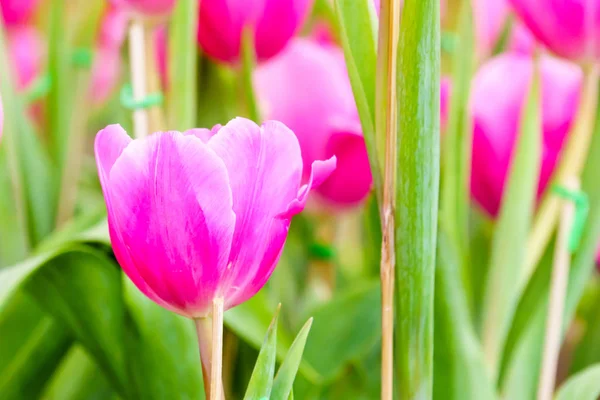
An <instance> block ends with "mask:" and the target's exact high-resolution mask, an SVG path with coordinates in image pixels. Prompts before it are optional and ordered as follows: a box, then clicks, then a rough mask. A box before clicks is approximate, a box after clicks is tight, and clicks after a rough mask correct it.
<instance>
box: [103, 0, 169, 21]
mask: <svg viewBox="0 0 600 400" xmlns="http://www.w3.org/2000/svg"><path fill="white" fill-rule="evenodd" d="M109 1H110V3H111V4H112V5H113V6H115V7H117V8H120V9H121V10H124V11H129V12H132V13H135V14H140V15H144V16H147V17H156V16H162V15H165V14H169V13H171V11H173V8H174V7H175V0H109Z"/></svg>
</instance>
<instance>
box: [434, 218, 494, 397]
mask: <svg viewBox="0 0 600 400" xmlns="http://www.w3.org/2000/svg"><path fill="white" fill-rule="evenodd" d="M459 265H460V258H459V255H458V251H457V250H456V249H455V248H453V247H452V246H451V241H450V240H449V238H448V237H447V235H446V234H445V232H444V231H443V230H441V231H440V234H439V238H438V259H437V268H436V277H435V331H434V334H435V344H436V345H435V350H434V361H435V365H434V372H435V385H434V398H435V399H440V400H441V399H444V400H452V399H456V400H486V399H488V400H492V399H496V398H497V395H496V393H495V385H494V384H493V383H492V380H491V379H490V377H489V376H488V374H487V369H486V366H485V360H484V357H483V352H482V350H481V345H480V343H479V340H478V338H477V335H476V333H475V330H474V329H473V325H472V323H471V316H470V313H469V306H468V303H467V298H466V293H465V290H464V288H463V286H462V285H463V282H462V280H461V279H460V273H459Z"/></svg>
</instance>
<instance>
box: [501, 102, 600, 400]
mask: <svg viewBox="0 0 600 400" xmlns="http://www.w3.org/2000/svg"><path fill="white" fill-rule="evenodd" d="M595 129H596V131H595V133H596V134H595V135H593V139H592V143H591V145H590V154H589V155H588V162H587V163H586V165H585V168H584V171H583V174H582V190H583V191H584V192H585V193H586V194H587V195H588V198H589V204H590V212H589V214H588V218H587V221H586V225H585V229H584V232H583V237H582V241H581V243H580V246H579V248H578V250H577V252H576V253H575V255H574V258H573V260H572V263H571V268H570V270H569V283H568V288H567V298H566V301H565V311H564V317H563V328H564V329H566V327H567V326H568V325H569V323H570V322H571V320H572V318H573V315H574V314H575V310H576V307H577V304H578V303H579V301H580V299H581V296H582V295H583V292H584V288H585V286H586V284H587V283H588V282H589V279H590V276H591V274H592V272H593V269H594V264H595V263H594V259H595V257H596V254H597V250H598V242H599V241H600V185H598V178H597V174H598V169H599V168H600V135H599V134H598V132H599V129H600V114H598V116H597V120H596V127H595ZM551 254H552V250H551V249H550V248H548V249H547V250H546V254H545V255H544V257H543V258H542V261H541V263H540V265H539V266H538V268H536V271H535V272H534V275H533V276H532V278H531V279H530V281H529V284H528V285H527V287H526V289H525V292H524V293H523V295H522V298H521V301H520V303H519V307H518V309H517V312H516V314H515V319H514V323H513V326H512V327H511V332H510V334H509V336H508V340H507V342H506V346H505V349H504V357H503V360H504V361H503V369H504V372H503V375H504V378H503V379H501V381H500V383H501V387H502V389H503V390H502V393H503V394H504V395H505V396H506V398H510V399H513V398H514V399H517V397H516V393H525V395H523V396H522V397H520V398H524V399H528V398H532V397H535V390H536V385H537V380H538V375H537V374H538V373H539V365H540V364H541V359H542V350H543V348H542V346H543V337H544V329H545V322H546V312H547V308H548V293H549V287H550V271H551V257H552V256H551ZM523 376H529V379H527V381H526V382H525V381H523V380H522V379H523ZM526 383H528V384H529V385H530V388H529V389H528V390H527V389H526V386H525V384H526ZM513 394H515V397H513ZM527 396H528V397H527Z"/></svg>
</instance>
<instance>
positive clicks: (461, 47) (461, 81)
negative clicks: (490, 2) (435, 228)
mask: <svg viewBox="0 0 600 400" xmlns="http://www.w3.org/2000/svg"><path fill="white" fill-rule="evenodd" d="M459 27H460V32H459V40H458V45H457V48H456V49H455V51H454V55H453V58H452V96H451V97H450V113H449V118H448V128H447V131H446V134H445V137H444V152H443V162H444V163H443V168H442V171H443V179H442V195H441V202H442V204H441V218H442V220H443V221H444V226H445V228H446V229H447V231H448V234H449V235H450V236H451V238H452V240H453V241H454V242H455V243H456V245H457V247H458V250H459V255H460V257H461V263H460V267H461V268H460V270H459V273H460V275H461V277H462V279H463V281H464V284H463V286H464V288H465V289H466V290H467V295H468V296H467V300H468V301H469V304H470V307H472V304H473V293H472V292H473V290H474V289H473V282H472V280H473V279H472V276H471V275H472V270H471V262H470V256H469V229H468V225H469V201H470V197H469V193H470V186H469V180H470V175H471V147H472V136H473V135H472V127H471V125H472V123H471V120H470V114H469V110H468V103H469V93H470V87H471V78H472V76H473V69H474V65H475V57H474V55H475V52H474V42H475V37H474V36H475V35H474V28H473V11H472V6H471V2H470V1H463V2H462V7H461V11H460V23H459Z"/></svg>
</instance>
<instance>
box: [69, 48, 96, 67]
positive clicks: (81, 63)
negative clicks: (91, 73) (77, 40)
mask: <svg viewBox="0 0 600 400" xmlns="http://www.w3.org/2000/svg"><path fill="white" fill-rule="evenodd" d="M72 57H73V65H75V66H76V67H79V68H90V67H91V66H92V61H93V60H94V53H93V52H92V50H90V49H88V48H86V47H79V48H77V49H75V51H74V52H73V55H72Z"/></svg>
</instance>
